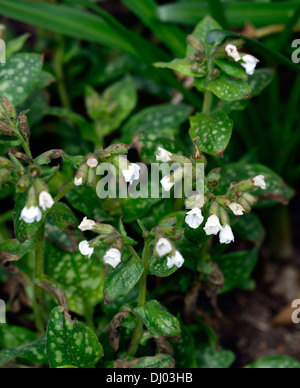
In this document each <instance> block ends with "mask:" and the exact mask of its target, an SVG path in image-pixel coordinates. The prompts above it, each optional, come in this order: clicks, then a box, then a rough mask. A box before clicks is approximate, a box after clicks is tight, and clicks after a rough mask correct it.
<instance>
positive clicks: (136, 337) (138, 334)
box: [128, 238, 152, 357]
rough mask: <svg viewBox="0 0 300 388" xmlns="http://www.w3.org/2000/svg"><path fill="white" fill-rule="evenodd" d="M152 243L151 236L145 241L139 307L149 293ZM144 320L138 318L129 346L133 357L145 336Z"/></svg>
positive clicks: (142, 305) (143, 303)
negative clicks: (148, 278)
mask: <svg viewBox="0 0 300 388" xmlns="http://www.w3.org/2000/svg"><path fill="white" fill-rule="evenodd" d="M151 250H152V248H151V244H150V240H149V238H148V239H147V240H146V241H145V248H144V252H143V264H144V272H143V275H142V277H141V280H140V292H139V301H138V307H144V306H145V303H146V295H147V276H148V267H149V260H150V255H151ZM143 327H144V324H143V321H142V320H141V319H140V318H137V324H136V328H135V330H134V333H133V337H132V341H131V345H130V348H129V352H128V354H129V355H130V356H132V357H134V356H135V355H136V352H137V351H138V348H139V344H140V342H141V338H142V336H143Z"/></svg>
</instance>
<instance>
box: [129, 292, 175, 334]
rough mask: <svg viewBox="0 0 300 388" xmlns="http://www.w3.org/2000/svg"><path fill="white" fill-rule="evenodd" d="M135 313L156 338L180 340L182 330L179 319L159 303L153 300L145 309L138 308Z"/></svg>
mask: <svg viewBox="0 0 300 388" xmlns="http://www.w3.org/2000/svg"><path fill="white" fill-rule="evenodd" d="M134 313H135V314H136V315H137V316H138V317H139V318H141V319H142V321H143V322H144V324H145V326H146V327H147V329H148V330H149V332H150V333H151V334H152V335H153V337H154V338H158V337H161V336H162V337H175V338H180V335H181V329H180V323H179V321H178V319H177V318H175V317H174V316H173V315H172V314H170V313H168V312H167V311H166V309H165V307H163V306H162V305H161V304H160V303H159V302H157V301H156V300H151V301H150V302H148V303H146V305H145V306H144V307H137V308H135V309H134Z"/></svg>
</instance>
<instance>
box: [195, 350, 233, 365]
mask: <svg viewBox="0 0 300 388" xmlns="http://www.w3.org/2000/svg"><path fill="white" fill-rule="evenodd" d="M196 358H197V363H198V368H201V369H227V368H229V367H230V366H231V365H232V364H233V363H234V361H235V355H234V353H232V352H231V351H229V350H224V349H221V350H216V349H214V348H213V347H212V346H211V345H203V346H201V347H199V348H197V350H196Z"/></svg>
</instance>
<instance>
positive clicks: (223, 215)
mask: <svg viewBox="0 0 300 388" xmlns="http://www.w3.org/2000/svg"><path fill="white" fill-rule="evenodd" d="M220 220H221V224H222V225H223V226H226V225H230V218H229V215H228V213H227V211H226V210H225V209H223V208H222V207H221V208H220Z"/></svg>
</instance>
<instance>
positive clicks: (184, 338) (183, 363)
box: [173, 322, 197, 368]
mask: <svg viewBox="0 0 300 388" xmlns="http://www.w3.org/2000/svg"><path fill="white" fill-rule="evenodd" d="M180 326H181V340H180V342H178V343H175V344H174V345H173V349H174V358H175V361H176V368H197V360H196V355H195V353H196V351H195V341H194V337H193V335H192V333H191V331H190V330H189V328H188V326H185V325H184V324H183V323H182V322H180Z"/></svg>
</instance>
